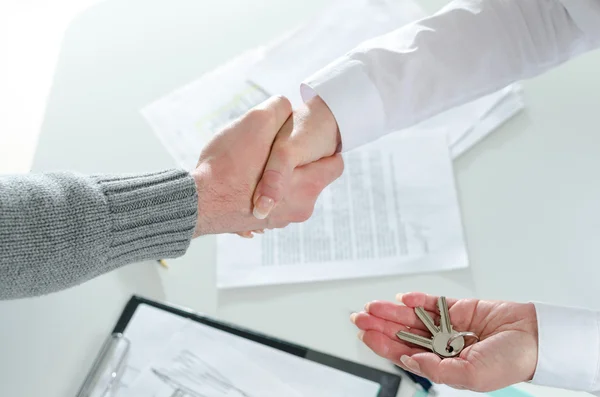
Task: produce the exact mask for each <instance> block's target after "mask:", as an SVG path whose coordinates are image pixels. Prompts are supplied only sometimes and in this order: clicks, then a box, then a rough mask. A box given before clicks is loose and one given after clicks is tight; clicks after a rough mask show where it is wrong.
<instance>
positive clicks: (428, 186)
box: [217, 134, 467, 288]
mask: <svg viewBox="0 0 600 397" xmlns="http://www.w3.org/2000/svg"><path fill="white" fill-rule="evenodd" d="M344 157H345V171H344V174H343V175H342V177H341V178H340V179H339V180H337V181H336V182H334V183H333V184H332V185H331V186H329V187H328V188H326V189H325V190H324V191H323V193H322V194H321V196H320V198H319V200H318V201H317V204H316V207H315V211H314V214H313V216H312V217H311V219H310V220H308V221H307V222H305V223H303V224H294V225H291V226H289V227H287V228H285V229H280V230H271V231H268V232H267V233H266V234H264V235H259V236H257V237H255V238H254V239H252V240H247V239H241V238H239V237H238V236H235V235H220V236H218V237H217V246H218V249H217V263H218V269H217V285H218V287H219V288H235V287H242V286H251V285H266V284H281V283H298V282H307V281H318V280H332V279H345V278H356V277H367V276H381V275H389V274H401V273H411V272H423V271H432V270H444V269H455V268H461V267H466V266H467V255H466V250H465V245H464V241H463V233H462V225H461V220H460V213H459V206H458V200H457V195H456V190H455V186H454V177H453V172H452V164H451V159H450V154H449V151H448V145H447V142H446V137H445V136H444V135H440V134H437V135H431V136H425V137H410V138H406V137H403V136H402V135H396V136H394V135H392V136H388V137H386V138H383V139H381V140H379V141H377V142H375V143H372V144H370V145H367V146H365V147H362V148H359V149H357V150H355V151H352V152H350V153H347V154H346V155H344Z"/></svg>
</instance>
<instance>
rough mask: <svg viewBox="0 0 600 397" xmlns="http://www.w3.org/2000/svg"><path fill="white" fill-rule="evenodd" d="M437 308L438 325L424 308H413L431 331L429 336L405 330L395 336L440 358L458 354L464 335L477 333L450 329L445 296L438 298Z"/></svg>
mask: <svg viewBox="0 0 600 397" xmlns="http://www.w3.org/2000/svg"><path fill="white" fill-rule="evenodd" d="M438 309H439V311H440V326H439V327H438V326H436V325H435V322H434V321H433V319H432V318H431V317H430V316H429V314H427V312H426V311H425V309H423V308H422V307H417V308H415V314H416V315H417V317H419V320H421V322H422V323H423V324H424V325H425V327H426V328H427V329H428V330H429V332H430V333H431V338H426V337H424V336H420V335H415V334H411V333H410V332H406V331H400V332H398V333H397V334H396V336H398V338H400V339H401V340H403V341H405V342H409V343H412V344H415V345H418V346H421V347H423V348H425V349H429V350H431V351H433V352H434V353H436V354H437V355H438V356H440V357H442V358H447V357H455V356H457V355H459V354H460V352H461V351H462V349H463V348H464V347H465V339H464V336H475V337H477V335H475V334H473V333H471V332H461V333H458V332H456V331H454V330H453V329H452V323H451V322H450V313H449V310H448V303H447V302H446V298H445V297H443V296H442V297H440V298H439V299H438Z"/></svg>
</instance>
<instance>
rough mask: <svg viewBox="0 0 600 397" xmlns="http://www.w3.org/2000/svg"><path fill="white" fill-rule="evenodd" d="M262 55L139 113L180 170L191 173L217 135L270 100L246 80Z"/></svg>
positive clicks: (234, 63) (239, 60) (248, 56)
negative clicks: (225, 127)
mask: <svg viewBox="0 0 600 397" xmlns="http://www.w3.org/2000/svg"><path fill="white" fill-rule="evenodd" d="M263 53H264V50H262V49H256V50H252V51H248V52H246V53H244V54H241V55H240V56H238V57H236V58H235V59H233V60H231V61H230V62H228V63H227V64H225V65H223V66H222V67H220V68H218V69H216V70H215V71H213V72H211V73H208V74H206V75H204V76H203V77H202V78H200V79H198V80H196V81H194V82H192V83H190V84H188V85H187V86H185V87H182V88H180V89H178V90H176V91H175V92H173V93H171V94H169V95H168V96H166V97H165V98H162V99H159V100H157V101H155V102H153V103H151V104H150V105H148V106H146V107H145V108H144V109H143V110H142V115H143V116H144V117H145V118H146V120H147V121H148V123H149V124H150V126H151V127H152V129H153V130H154V132H155V133H156V135H157V136H158V137H159V139H160V140H161V143H162V144H163V145H164V146H165V148H166V149H167V150H168V151H169V153H170V154H171V156H173V158H174V159H175V160H176V161H177V163H178V164H179V165H180V166H182V167H184V168H185V169H189V170H191V169H193V168H194V167H195V166H196V163H197V162H198V157H199V155H200V151H201V150H202V147H203V146H204V145H205V144H206V142H208V141H209V140H210V138H212V136H213V135H214V134H215V133H216V132H218V131H219V130H220V129H221V128H222V127H224V126H225V125H227V124H228V123H230V122H231V121H233V120H235V119H236V118H238V117H239V116H241V115H243V114H244V113H246V112H247V111H248V110H249V109H251V108H252V107H254V106H256V105H258V104H259V103H261V102H263V101H265V100H266V99H268V98H269V97H270V96H271V95H270V94H269V93H267V92H265V91H264V90H263V89H262V88H260V87H258V86H256V85H254V84H252V83H250V82H248V81H247V80H246V77H245V76H246V74H247V72H248V69H249V68H250V67H251V66H252V65H253V64H254V63H256V62H257V61H258V60H259V59H261V58H262V56H263Z"/></svg>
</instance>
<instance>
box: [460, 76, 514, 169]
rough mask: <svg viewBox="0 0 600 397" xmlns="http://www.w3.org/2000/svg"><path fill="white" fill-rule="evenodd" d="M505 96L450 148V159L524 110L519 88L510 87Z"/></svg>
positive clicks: (465, 150)
mask: <svg viewBox="0 0 600 397" xmlns="http://www.w3.org/2000/svg"><path fill="white" fill-rule="evenodd" d="M510 88H511V90H510V92H509V94H508V95H507V96H505V97H504V98H502V99H501V100H500V101H499V102H498V103H496V104H495V106H494V107H493V108H492V109H490V110H489V111H488V112H487V113H486V114H485V115H483V117H481V119H480V120H479V121H478V122H476V123H474V124H473V126H472V127H471V128H470V129H469V130H467V131H466V132H465V133H464V134H463V135H462V136H461V137H460V139H458V140H457V141H456V142H455V143H454V144H453V145H452V147H451V151H452V157H453V158H457V157H459V156H461V155H462V154H463V153H465V152H467V151H468V150H469V149H470V148H472V147H473V146H475V145H476V144H477V143H479V142H480V141H481V140H482V139H483V138H485V137H486V136H488V135H489V134H490V132H491V131H494V130H496V129H497V128H499V127H500V126H501V125H502V124H504V123H505V122H506V121H508V120H509V119H511V118H512V117H513V116H515V115H517V114H518V113H520V112H521V111H522V110H523V109H524V108H525V102H524V101H523V98H522V95H521V87H520V86H518V85H515V86H511V87H510Z"/></svg>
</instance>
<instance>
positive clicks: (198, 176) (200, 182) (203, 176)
mask: <svg viewBox="0 0 600 397" xmlns="http://www.w3.org/2000/svg"><path fill="white" fill-rule="evenodd" d="M210 174H211V172H210V167H209V166H206V165H202V164H201V165H199V166H198V167H197V168H196V169H195V170H193V171H192V172H190V175H192V177H193V178H194V182H195V183H196V192H197V197H198V204H197V205H198V211H197V214H198V219H197V221H196V229H195V230H194V238H196V237H200V236H204V235H207V234H211V227H210V221H209V219H208V217H207V216H206V214H210V213H211V212H210V208H209V207H210V205H211V202H210V200H209V199H208V198H207V193H208V189H207V186H209V185H208V180H209V178H210Z"/></svg>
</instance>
